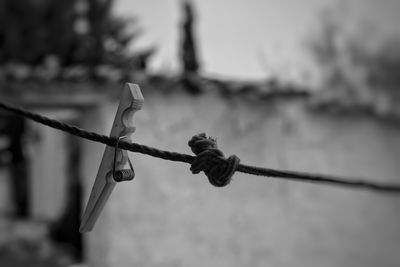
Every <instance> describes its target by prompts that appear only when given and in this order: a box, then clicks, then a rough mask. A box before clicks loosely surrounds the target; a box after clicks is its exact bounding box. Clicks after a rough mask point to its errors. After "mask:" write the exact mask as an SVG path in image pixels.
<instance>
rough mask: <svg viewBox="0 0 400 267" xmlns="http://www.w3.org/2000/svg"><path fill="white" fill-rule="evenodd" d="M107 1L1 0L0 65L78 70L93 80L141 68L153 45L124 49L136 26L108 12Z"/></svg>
mask: <svg viewBox="0 0 400 267" xmlns="http://www.w3.org/2000/svg"><path fill="white" fill-rule="evenodd" d="M112 4H113V0H58V1H52V0H40V1H39V0H18V1H14V0H2V1H1V2H0V68H1V66H3V67H4V65H12V66H15V65H18V66H25V67H26V66H27V68H28V70H30V71H31V73H30V75H33V76H35V77H36V78H38V77H39V78H40V77H41V76H49V75H50V76H53V77H54V78H66V79H69V78H71V77H73V76H74V74H75V75H76V74H77V73H83V74H84V75H87V76H88V78H91V79H95V80H97V79H103V78H107V77H103V76H107V75H109V74H110V73H114V74H115V75H114V76H116V77H117V78H119V79H124V78H125V77H124V76H125V75H129V74H130V72H131V71H135V70H144V68H145V67H146V64H145V63H143V62H145V61H147V59H148V58H149V56H150V55H151V54H152V52H153V49H152V48H150V49H147V50H145V51H142V52H138V53H134V54H133V53H131V52H130V51H129V49H128V48H129V45H130V43H131V42H132V41H133V40H134V39H135V38H137V37H138V35H139V34H140V32H139V31H136V32H129V31H128V29H127V27H128V26H132V24H134V22H135V21H132V20H127V19H122V18H116V17H114V16H112V14H111V7H112ZM77 67H78V68H79V69H76V68H77ZM33 68H35V71H32V69H33ZM55 70H59V71H56V73H54V72H55ZM19 73H21V67H20V68H19ZM17 76H18V75H17ZM19 76H21V75H19ZM22 76H24V75H22ZM28 76H29V75H28Z"/></svg>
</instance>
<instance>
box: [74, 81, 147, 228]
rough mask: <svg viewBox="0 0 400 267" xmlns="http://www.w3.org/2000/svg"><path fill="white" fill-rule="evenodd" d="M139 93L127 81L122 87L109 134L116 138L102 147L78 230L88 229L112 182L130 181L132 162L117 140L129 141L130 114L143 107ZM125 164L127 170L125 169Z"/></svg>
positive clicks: (109, 190)
mask: <svg viewBox="0 0 400 267" xmlns="http://www.w3.org/2000/svg"><path fill="white" fill-rule="evenodd" d="M143 102H144V99H143V96H142V92H141V91H140V88H139V86H138V85H136V84H130V83H127V84H126V85H125V87H124V88H123V91H122V95H121V98H120V103H119V106H118V110H117V114H116V115H115V119H114V123H113V126H112V129H111V133H110V136H111V137H116V138H118V142H117V144H116V146H115V148H114V147H109V146H106V148H105V150H104V154H103V158H102V160H101V163H100V167H99V170H98V173H97V176H96V180H95V182H94V185H93V188H92V192H91V193H90V197H89V201H88V204H87V206H86V209H85V212H84V213H83V217H82V221H81V225H80V228H79V231H80V232H90V231H91V230H92V229H93V226H94V224H95V223H96V221H97V218H98V217H99V215H100V213H101V211H102V209H103V208H104V205H105V204H106V202H107V200H108V198H109V197H110V194H111V192H112V191H113V189H114V187H115V184H116V183H117V182H120V181H127V180H132V179H133V178H134V176H135V173H134V171H133V167H132V164H131V162H130V160H129V157H128V154H127V152H126V151H125V150H121V149H119V148H118V143H119V141H120V140H122V139H124V141H131V134H133V133H134V131H135V127H134V126H133V115H134V113H135V112H136V111H138V110H140V109H141V108H142V106H143ZM127 163H129V167H130V169H126V165H127Z"/></svg>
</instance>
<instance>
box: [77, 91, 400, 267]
mask: <svg viewBox="0 0 400 267" xmlns="http://www.w3.org/2000/svg"><path fill="white" fill-rule="evenodd" d="M143 94H144V96H145V106H144V109H143V110H141V111H140V112H138V113H137V114H136V116H135V120H136V122H135V125H136V126H137V131H136V133H135V134H134V135H133V141H135V142H138V143H141V144H146V145H150V146H154V147H157V148H161V149H165V150H171V151H178V152H183V153H188V154H191V152H190V149H189V147H188V146H187V141H188V139H190V137H191V136H192V135H194V134H196V133H199V132H203V131H204V132H206V133H207V134H209V135H211V136H214V137H217V140H218V144H219V147H220V148H221V149H222V150H223V151H224V152H225V153H226V155H231V154H237V155H238V156H239V157H240V158H241V159H242V162H243V163H245V164H254V165H258V166H266V167H272V168H280V169H291V170H298V171H310V172H321V173H327V174H335V175H343V176H349V177H360V176H361V177H366V178H369V179H372V180H373V181H379V182H397V183H400V180H399V177H400V176H399V175H400V165H399V164H398V159H399V158H400V128H399V127H398V125H395V124H391V123H384V122H381V121H378V120H376V119H374V118H371V117H368V116H363V115H353V116H339V115H336V116H334V115H328V114H325V113H323V112H309V111H307V109H306V108H305V107H304V105H305V102H303V101H302V100H294V101H288V100H286V101H278V102H277V103H274V102H272V101H271V102H262V101H260V102H257V100H256V101H254V100H253V101H254V102H249V101H247V100H245V99H244V98H237V99H231V100H224V99H221V98H219V97H216V96H214V95H212V94H208V95H203V96H199V97H197V98H192V97H188V96H185V95H183V94H179V93H177V94H176V95H161V94H152V93H147V92H146V91H143ZM115 107H116V106H115V105H110V106H109V108H103V111H102V112H104V113H101V114H98V115H97V118H99V119H103V123H99V120H96V124H93V122H94V121H95V120H93V119H88V120H87V122H88V124H87V125H86V126H85V128H89V129H92V128H93V129H94V128H99V127H100V125H104V126H105V127H104V128H105V129H107V132H108V131H109V126H110V125H111V123H112V120H113V116H111V114H114V113H113V112H112V110H114V109H115ZM107 115H108V116H109V117H108V118H107ZM90 118H93V116H92V115H91V116H90ZM91 122H92V126H90V125H91ZM101 127H103V126H101ZM84 145H85V147H86V149H85V153H86V159H87V160H85V164H82V166H83V167H84V169H85V171H84V173H85V175H83V177H85V179H88V180H87V182H86V184H87V187H86V192H88V191H89V189H90V187H91V183H92V182H93V180H94V177H95V175H96V172H97V167H98V162H99V160H100V158H101V153H102V150H103V147H102V146H99V145H98V144H94V143H91V142H85V143H84ZM99 152H100V153H99ZM130 157H131V159H132V162H133V165H134V168H135V172H136V177H135V179H134V180H133V181H131V182H126V183H121V184H118V185H117V187H116V189H115V190H114V192H113V194H112V195H111V197H110V200H109V202H108V203H107V205H106V207H105V209H104V211H103V214H102V215H101V216H100V218H99V221H98V224H97V225H96V227H95V229H94V230H93V232H91V233H89V234H87V236H86V238H87V239H86V241H87V244H88V253H89V263H90V264H91V265H90V266H97V267H103V266H104V267H108V266H110V267H111V266H120V267H125V266H194V267H196V266H209V267H213V266H218V267H221V266H230V267H232V266H277V267H280V266H282V267H283V266H285V267H287V266H296V267H298V266H300V267H301V266H307V267H314V266H315V267H319V266H324V267H337V266H355V267H357V266H359V267H375V266H385V267H395V266H399V265H400V254H399V253H398V252H399V248H400V229H399V223H398V222H399V221H400V209H399V207H400V198H398V197H394V196H384V195H382V194H376V193H372V192H365V191H357V190H350V189H345V188H340V187H334V186H322V185H313V184H309V183H300V182H293V181H284V180H277V179H268V178H264V177H255V176H250V175H244V174H241V173H237V174H235V176H234V180H233V181H232V183H231V184H230V185H228V186H227V187H225V188H215V187H212V186H211V185H210V184H209V183H208V181H207V178H206V177H205V176H204V175H203V174H199V175H192V174H191V173H190V171H189V165H187V164H184V163H175V162H168V161H163V160H159V159H155V158H152V157H149V156H145V155H140V154H134V153H130ZM90 162H91V163H90Z"/></svg>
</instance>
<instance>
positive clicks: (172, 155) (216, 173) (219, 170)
mask: <svg viewBox="0 0 400 267" xmlns="http://www.w3.org/2000/svg"><path fill="white" fill-rule="evenodd" d="M0 108H2V109H5V110H8V111H10V112H12V113H15V114H17V115H19V116H22V117H24V118H27V119H30V120H32V121H35V122H37V123H40V124H42V125H46V126H48V127H51V128H54V129H58V130H60V131H63V132H67V133H69V134H72V135H75V136H77V137H80V138H83V139H86V140H90V141H93V142H98V143H102V144H105V145H108V146H111V147H115V146H116V145H117V141H118V138H115V137H108V136H105V135H101V134H98V133H94V132H89V131H85V130H83V129H80V128H78V127H76V126H73V125H70V124H67V123H64V122H61V121H58V120H54V119H50V118H48V117H45V116H42V115H39V114H36V113H32V112H29V111H27V110H24V109H22V108H18V107H15V106H12V105H9V104H5V103H2V102H0ZM189 146H190V147H191V149H192V151H193V152H194V153H195V155H196V156H191V155H187V154H182V153H178V152H171V151H165V150H160V149H157V148H154V147H150V146H146V145H142V144H138V143H133V142H132V143H130V142H125V141H120V142H119V144H118V147H119V148H120V149H124V150H128V151H131V152H135V153H141V154H145V155H148V156H151V157H156V158H160V159H163V160H169V161H177V162H185V163H189V164H191V168H190V169H191V171H192V173H194V174H196V173H199V172H201V171H203V172H204V173H205V174H206V175H207V177H208V179H209V181H210V183H211V184H213V185H214V186H218V187H221V186H225V185H227V184H229V182H230V181H231V178H232V176H233V174H234V173H235V171H238V172H242V173H246V174H252V175H258V176H266V177H271V178H280V179H289V180H297V181H304V182H313V183H323V184H331V185H337V186H345V187H350V188H360V189H369V190H374V191H377V192H381V193H392V194H400V184H390V183H376V182H373V181H370V180H366V179H354V178H346V177H337V176H331V175H323V174H312V173H305V172H295V171H287V170H276V169H270V168H264V167H256V166H250V165H245V164H241V163H240V159H239V158H238V157H237V156H235V155H233V156H230V157H228V158H225V157H224V154H223V153H222V151H221V150H219V149H218V148H217V144H216V141H215V140H214V139H213V138H211V137H207V136H206V135H205V134H198V135H195V136H194V137H193V138H192V139H191V140H190V141H189Z"/></svg>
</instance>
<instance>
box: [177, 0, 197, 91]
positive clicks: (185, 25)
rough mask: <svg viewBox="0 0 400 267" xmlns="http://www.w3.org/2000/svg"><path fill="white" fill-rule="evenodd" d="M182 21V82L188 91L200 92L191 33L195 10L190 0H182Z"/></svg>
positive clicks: (195, 54) (194, 46)
mask: <svg viewBox="0 0 400 267" xmlns="http://www.w3.org/2000/svg"><path fill="white" fill-rule="evenodd" d="M182 11H183V22H182V28H181V38H182V40H181V50H180V56H181V65H182V71H183V76H182V83H183V85H184V86H185V88H187V89H188V90H189V92H191V93H194V94H197V93H200V92H201V86H200V85H199V77H198V70H199V68H200V65H199V62H198V59H197V51H196V43H195V39H194V34H193V26H194V22H195V14H194V13H195V12H194V8H193V6H192V2H191V1H190V0H183V1H182Z"/></svg>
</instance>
